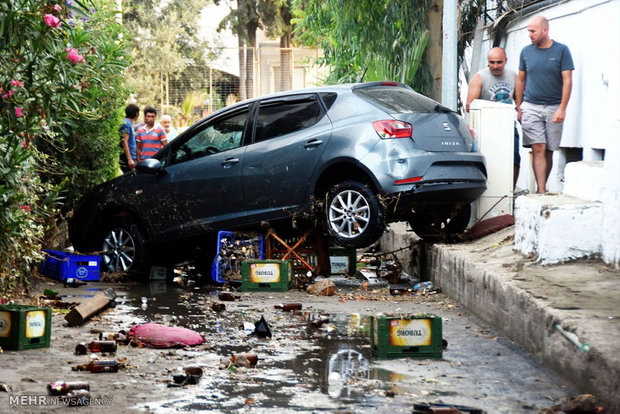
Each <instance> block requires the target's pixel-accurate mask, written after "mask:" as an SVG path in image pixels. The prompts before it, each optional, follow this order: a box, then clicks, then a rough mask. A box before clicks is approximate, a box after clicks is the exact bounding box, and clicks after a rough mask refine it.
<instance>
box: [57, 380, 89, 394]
mask: <svg viewBox="0 0 620 414" xmlns="http://www.w3.org/2000/svg"><path fill="white" fill-rule="evenodd" d="M74 390H87V391H89V390H90V385H88V382H85V381H73V382H65V381H56V382H52V383H49V384H47V392H48V393H49V395H66V394H68V393H69V391H74Z"/></svg>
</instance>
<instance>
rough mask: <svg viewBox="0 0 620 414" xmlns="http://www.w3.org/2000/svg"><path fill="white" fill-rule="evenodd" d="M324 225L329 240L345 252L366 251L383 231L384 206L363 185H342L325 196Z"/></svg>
mask: <svg viewBox="0 0 620 414" xmlns="http://www.w3.org/2000/svg"><path fill="white" fill-rule="evenodd" d="M324 221H325V226H326V228H327V231H328V232H329V235H330V237H331V238H332V240H334V241H335V242H336V243H337V244H339V245H340V246H342V247H347V248H362V247H368V246H370V245H372V244H373V243H374V242H376V241H377V240H378V239H379V237H381V234H382V233H383V231H384V229H385V223H384V211H383V206H382V205H381V203H380V202H379V200H378V198H377V196H376V195H375V194H374V193H373V192H372V190H371V189H370V188H369V187H368V186H367V185H365V184H363V183H360V182H358V181H352V180H351V181H343V182H341V183H338V184H336V185H334V186H333V187H332V188H331V189H330V190H329V191H328V192H327V195H326V203H325V213H324Z"/></svg>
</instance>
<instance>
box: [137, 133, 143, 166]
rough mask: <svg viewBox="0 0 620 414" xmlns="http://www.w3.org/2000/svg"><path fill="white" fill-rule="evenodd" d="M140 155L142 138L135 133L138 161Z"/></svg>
mask: <svg viewBox="0 0 620 414" xmlns="http://www.w3.org/2000/svg"><path fill="white" fill-rule="evenodd" d="M141 155H142V138H139V136H138V135H137V134H136V160H137V161H138V162H140V156H141Z"/></svg>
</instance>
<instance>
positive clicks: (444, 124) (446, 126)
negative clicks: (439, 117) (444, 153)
mask: <svg viewBox="0 0 620 414" xmlns="http://www.w3.org/2000/svg"><path fill="white" fill-rule="evenodd" d="M443 129H445V130H446V131H452V129H451V128H450V124H448V123H447V122H444V123H443Z"/></svg>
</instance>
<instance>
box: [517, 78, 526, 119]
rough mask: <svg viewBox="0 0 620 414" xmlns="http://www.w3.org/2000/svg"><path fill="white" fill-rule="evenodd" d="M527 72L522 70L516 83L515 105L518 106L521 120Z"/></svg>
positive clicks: (518, 117)
mask: <svg viewBox="0 0 620 414" xmlns="http://www.w3.org/2000/svg"><path fill="white" fill-rule="evenodd" d="M526 79H527V73H526V72H525V71H524V70H520V71H519V73H518V74H517V84H516V85H515V105H516V107H517V119H518V120H519V122H521V104H522V103H523V92H524V91H525V81H526Z"/></svg>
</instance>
